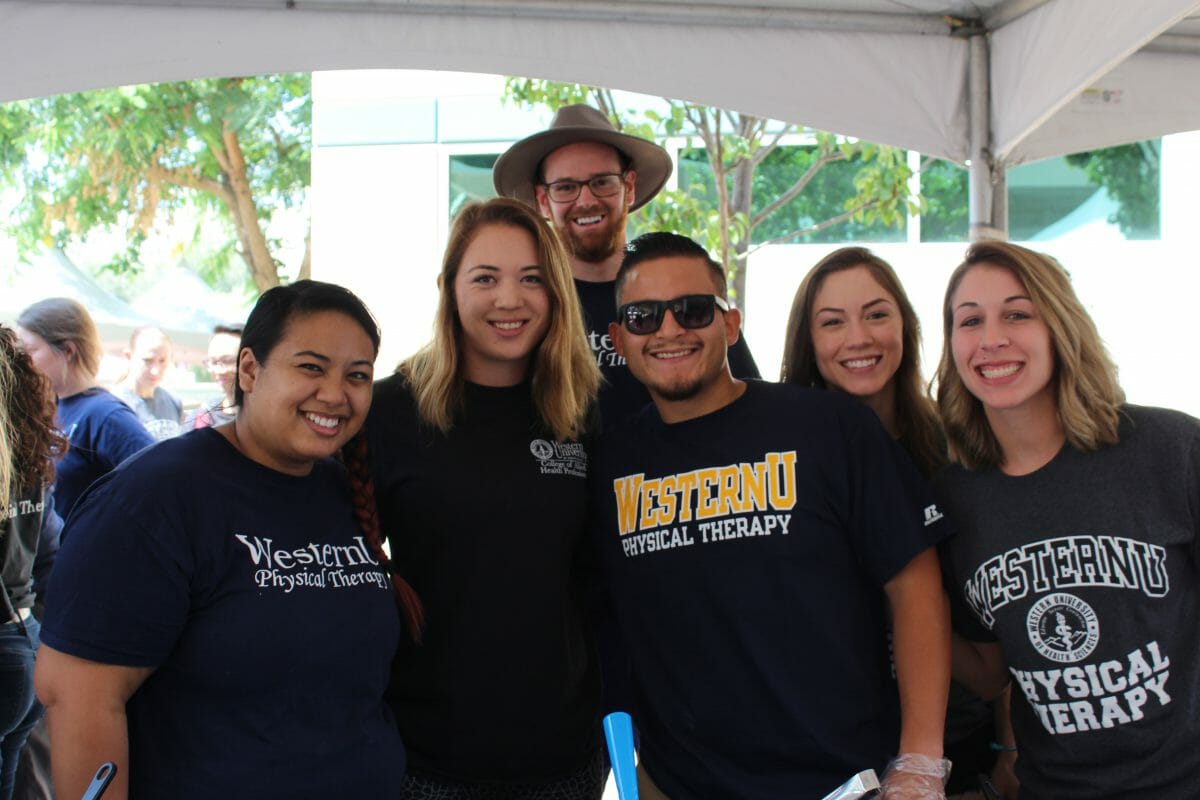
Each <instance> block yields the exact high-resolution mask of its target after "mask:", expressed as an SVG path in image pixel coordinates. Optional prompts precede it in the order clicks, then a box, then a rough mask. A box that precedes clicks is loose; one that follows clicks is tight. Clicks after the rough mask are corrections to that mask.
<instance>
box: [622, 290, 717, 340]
mask: <svg viewBox="0 0 1200 800" xmlns="http://www.w3.org/2000/svg"><path fill="white" fill-rule="evenodd" d="M668 308H669V309H671V314H673V315H674V317H675V322H677V323H678V324H679V327H681V328H687V329H688V330H695V329H696V328H707V327H708V326H709V325H711V324H712V321H713V318H714V317H715V316H716V313H717V309H718V308H719V309H721V310H722V311H728V310H729V303H727V302H725V300H724V299H722V298H720V297H717V296H716V295H712V294H685V295H684V296H683V297H676V298H675V299H674V300H638V301H637V302H636V303H626V304H625V305H623V306H621V307H620V308H618V309H617V321H618V322H620V323H621V324H622V325H624V326H625V330H627V331H629V332H630V333H632V334H634V335H635V336H646V335H648V334H651V333H654V332H655V331H657V330H658V329H659V328H661V327H662V324H663V320H664V319H666V316H667V309H668Z"/></svg>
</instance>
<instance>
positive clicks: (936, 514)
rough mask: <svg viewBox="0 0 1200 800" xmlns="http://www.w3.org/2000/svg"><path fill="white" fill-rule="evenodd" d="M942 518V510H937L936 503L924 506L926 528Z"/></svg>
mask: <svg viewBox="0 0 1200 800" xmlns="http://www.w3.org/2000/svg"><path fill="white" fill-rule="evenodd" d="M941 518H942V512H940V511H938V507H937V505H936V504H935V505H932V506H925V527H926V528H928V527H929V526H930V525H932V524H933V523H935V522H937V521H938V520H939V519H941Z"/></svg>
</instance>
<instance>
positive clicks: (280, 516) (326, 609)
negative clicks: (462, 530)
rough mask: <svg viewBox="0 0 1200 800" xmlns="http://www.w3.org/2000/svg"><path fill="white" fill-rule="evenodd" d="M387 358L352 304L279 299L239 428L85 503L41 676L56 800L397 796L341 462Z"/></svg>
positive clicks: (391, 648) (119, 472) (374, 604)
mask: <svg viewBox="0 0 1200 800" xmlns="http://www.w3.org/2000/svg"><path fill="white" fill-rule="evenodd" d="M378 350H379V330H378V327H377V326H376V324H375V321H374V320H373V319H372V318H371V315H370V312H368V311H367V309H366V307H365V306H364V305H363V304H362V302H361V301H360V300H359V299H358V298H357V297H355V296H354V295H353V294H351V293H350V292H349V291H347V290H346V289H343V288H342V287H340V286H334V285H332V284H327V283H318V282H315V281H307V280H305V281H297V282H296V283H293V284H290V285H288V286H280V287H276V288H273V289H270V290H269V291H267V292H265V293H264V294H263V295H262V297H260V298H259V300H258V303H257V304H256V305H255V307H254V310H253V311H252V312H251V313H250V317H249V319H248V320H247V322H246V330H245V333H244V335H243V337H242V349H241V351H240V353H239V355H238V388H237V401H238V415H237V418H236V419H235V420H234V421H233V422H231V423H227V424H225V425H222V426H219V427H216V428H204V429H201V430H196V431H190V432H189V433H187V434H185V435H184V436H180V437H177V438H175V439H171V440H167V441H164V442H161V443H159V444H158V445H156V446H155V447H153V448H150V449H149V450H146V451H145V452H144V453H142V454H141V455H139V456H137V457H135V458H132V459H130V460H129V461H127V462H125V463H124V464H123V465H121V467H119V468H118V469H116V470H114V471H113V472H111V473H109V474H108V475H106V476H105V477H104V478H102V479H101V480H100V481H98V482H97V483H95V484H94V485H93V486H92V487H91V488H90V489H88V491H87V492H86V493H85V495H84V496H83V497H82V498H81V499H80V501H79V502H78V504H77V506H76V508H75V511H74V512H73V513H72V514H71V517H70V519H69V520H68V521H67V527H66V531H65V536H64V537H63V546H62V549H61V550H60V551H59V557H58V562H57V564H56V565H55V571H54V574H53V576H52V577H51V585H50V592H49V596H48V598H47V601H48V602H47V604H46V619H45V622H44V626H43V630H42V650H41V652H40V653H39V654H38V660H37V668H36V672H35V682H36V686H37V693H38V697H39V698H41V700H42V702H43V703H44V704H45V706H46V718H47V721H48V723H49V728H50V736H51V746H52V747H51V749H52V752H53V755H54V758H53V769H54V784H55V791H56V794H57V796H58V797H60V798H76V797H79V796H81V795H82V793H83V791H84V789H85V787H86V786H87V785H88V783H89V782H90V780H91V777H92V774H93V773H94V772H95V770H96V767H97V765H99V764H100V763H102V762H104V761H110V760H111V761H114V762H116V764H117V766H118V772H117V774H116V778H115V780H114V782H113V784H112V785H111V786H110V787H109V790H108V793H106V794H105V798H106V799H107V798H109V797H111V798H114V799H115V800H124V798H126V797H127V796H132V797H142V798H149V797H153V798H160V797H161V798H173V800H192V799H193V798H195V799H196V800H199V799H200V798H204V800H211V798H267V797H297V798H327V797H330V798H331V797H348V798H349V797H356V798H357V797H363V798H373V797H388V796H392V793H393V792H394V789H395V787H396V786H397V785H398V784H399V782H400V779H401V776H402V775H403V774H404V765H405V756H404V747H403V745H402V744H401V741H400V737H399V734H398V733H397V731H396V723H395V720H393V719H392V717H391V713H390V712H389V710H388V708H387V705H386V704H385V703H384V689H385V687H386V684H387V676H388V671H389V668H390V664H391V660H392V657H393V655H394V654H395V652H396V646H397V643H398V641H399V637H400V630H401V628H400V619H399V615H398V614H397V611H396V605H395V601H394V598H393V595H392V592H391V591H390V589H389V580H388V576H387V574H386V573H385V572H384V570H383V568H382V566H381V559H382V558H383V551H382V549H381V547H380V542H379V540H378V539H377V538H374V537H372V536H371V535H370V533H368V532H364V531H362V530H360V529H359V528H358V526H357V525H356V524H355V517H354V507H353V502H352V499H351V492H350V486H349V483H348V482H347V479H346V473H345V470H344V468H343V467H342V466H341V465H340V464H339V463H337V462H336V461H335V460H333V459H332V458H330V456H332V455H334V454H336V453H337V452H338V451H339V449H340V448H341V447H342V446H343V445H344V444H345V443H346V442H347V441H348V440H349V439H350V438H351V437H352V436H353V435H354V434H355V433H356V432H357V431H358V429H359V428H360V427H361V425H362V422H363V420H364V419H365V418H366V414H367V409H368V407H369V406H370V402H371V383H372V378H373V372H372V369H373V366H372V365H373V364H374V362H375V358H376V356H377V355H378ZM197 474H202V475H203V476H204V480H202V481H197V480H196V477H195V476H196V475H197Z"/></svg>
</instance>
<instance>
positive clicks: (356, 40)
mask: <svg viewBox="0 0 1200 800" xmlns="http://www.w3.org/2000/svg"><path fill="white" fill-rule="evenodd" d="M1197 15H1200V0H1137V2H1130V1H1129V0H1003V1H996V0H975V1H974V2H967V1H965V0H903V2H901V0H840V2H839V0H724V1H723V2H713V1H712V0H702V1H701V2H690V3H681V2H643V1H642V0H583V1H581V2H570V1H567V0H315V1H314V2H306V0H191V1H190V2H185V1H184V0H140V2H139V1H138V0H125V2H108V1H106V0H75V1H74V2H43V1H41V0H38V1H36V2H24V1H21V2H18V1H16V0H0V101H6V100H13V99H19V98H25V97H34V96H40V95H48V94H56V93H59V92H66V91H77V90H81V89H88V88H97V87H101V86H113V85H120V84H127V83H141V82H150V81H164V80H181V79H186V78H194V77H201V76H211V75H241V74H256V73H264V72H286V71H306V70H330V69H349V68H411V69H442V70H458V71H468V72H472V71H473V72H492V73H495V72H499V73H506V74H512V75H524V76H530V77H545V78H554V79H558V80H570V81H579V82H586V83H593V84H599V85H605V86H611V87H616V88H621V89H628V90H632V91H639V92H645V93H650V94H660V95H666V96H671V97H678V98H681V99H686V100H692V101H697V102H702V103H705V104H709V105H714V106H720V107H724V108H730V109H735V110H738V111H743V112H749V113H753V114H757V115H760V116H766V117H772V118H776V119H781V120H788V121H794V122H801V123H803V124H805V125H809V126H812V127H815V128H820V129H824V130H831V131H836V132H838V133H844V134H848V135H851V136H857V137H861V138H864V139H869V140H874V141H879V142H885V143H888V144H893V145H897V146H900V147H905V148H909V149H912V150H917V151H920V152H922V153H926V154H929V155H934V156H940V157H944V158H949V159H952V160H954V161H958V162H960V163H968V162H970V163H971V166H972V178H973V187H974V188H973V190H972V223H973V225H975V226H976V227H977V229H980V230H985V231H986V230H987V229H989V228H990V227H991V226H996V227H998V228H1000V229H1003V227H1004V212H1003V202H1002V199H1001V198H1002V196H1003V193H1002V192H1001V191H999V189H1000V188H1002V182H1003V171H1004V168H1005V167H1006V166H1009V165H1013V164H1018V163H1021V162H1024V161H1028V160H1033V159H1038V158H1045V157H1048V156H1053V155H1059V154H1062V153H1067V152H1074V151H1078V150H1085V149H1091V148H1096V147H1103V146H1110V145H1114V144H1120V143H1123V142H1128V141H1133V140H1137V139H1143V138H1150V137H1154V136H1159V135H1162V134H1165V133H1171V132H1176V131H1182V130H1193V129H1197V128H1200V16H1197Z"/></svg>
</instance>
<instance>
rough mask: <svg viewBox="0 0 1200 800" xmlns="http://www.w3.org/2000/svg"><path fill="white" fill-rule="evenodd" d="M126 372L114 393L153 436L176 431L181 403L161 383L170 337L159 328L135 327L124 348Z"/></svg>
mask: <svg viewBox="0 0 1200 800" xmlns="http://www.w3.org/2000/svg"><path fill="white" fill-rule="evenodd" d="M125 358H126V359H128V360H129V371H128V373H126V375H125V380H124V381H123V382H122V383H121V385H120V386H119V387H118V388H117V389H116V391H115V394H116V395H117V397H119V398H121V400H123V401H124V402H125V403H126V404H127V405H128V406H129V407H130V408H132V409H133V410H134V412H135V413H136V414H137V416H138V419H140V420H141V421H142V424H143V425H145V426H146V430H148V431H150V433H151V434H153V436H154V438H155V439H158V440H162V439H170V438H171V437H172V436H176V435H178V434H179V431H180V427H179V423H180V421H181V420H182V419H183V403H181V402H180V401H179V398H177V397H176V396H175V395H173V394H171V393H170V392H168V391H167V390H166V389H164V388H163V387H162V386H161V385H160V384H162V381H163V378H165V377H166V376H167V370H168V369H170V367H171V340H170V339H169V338H167V335H166V334H165V333H163V332H162V331H161V330H159V329H158V328H154V327H145V328H138V329H137V330H135V331H134V332H133V335H132V336H130V337H129V347H127V348H126V349H125Z"/></svg>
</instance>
